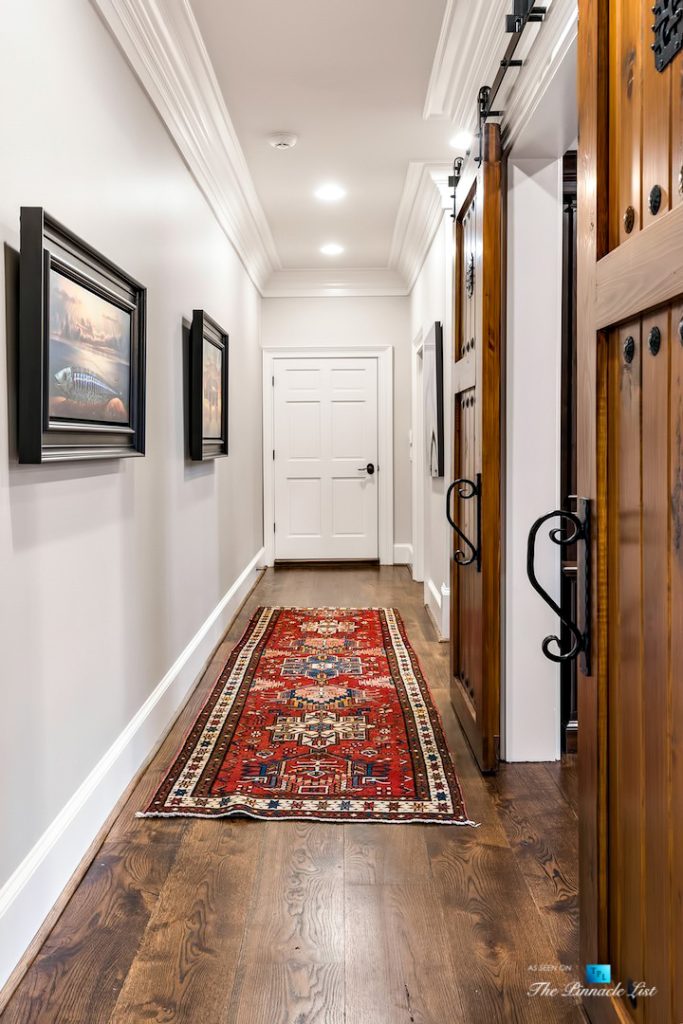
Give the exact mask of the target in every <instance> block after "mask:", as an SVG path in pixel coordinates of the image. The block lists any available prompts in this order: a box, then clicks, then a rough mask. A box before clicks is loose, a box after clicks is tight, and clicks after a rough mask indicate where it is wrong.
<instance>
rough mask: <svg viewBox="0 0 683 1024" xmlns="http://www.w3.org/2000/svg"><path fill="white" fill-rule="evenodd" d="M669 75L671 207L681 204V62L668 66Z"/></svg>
mask: <svg viewBox="0 0 683 1024" xmlns="http://www.w3.org/2000/svg"><path fill="white" fill-rule="evenodd" d="M669 73H670V75H671V205H672V207H674V206H678V205H679V203H681V202H683V61H681V60H679V61H677V62H676V63H674V64H672V65H671V66H670V70H669Z"/></svg>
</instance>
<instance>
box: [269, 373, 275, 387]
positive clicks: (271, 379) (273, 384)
mask: <svg viewBox="0 0 683 1024" xmlns="http://www.w3.org/2000/svg"><path fill="white" fill-rule="evenodd" d="M270 382H271V384H272V386H273V387H275V374H273V376H272V377H271V378H270Z"/></svg>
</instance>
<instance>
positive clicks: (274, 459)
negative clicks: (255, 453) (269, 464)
mask: <svg viewBox="0 0 683 1024" xmlns="http://www.w3.org/2000/svg"><path fill="white" fill-rule="evenodd" d="M273 462H275V449H274V448H273Z"/></svg>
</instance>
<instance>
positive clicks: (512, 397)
mask: <svg viewBox="0 0 683 1024" xmlns="http://www.w3.org/2000/svg"><path fill="white" fill-rule="evenodd" d="M507 272H508V279H507V286H508V309H507V428H506V430H507V437H506V455H505V457H506V487H507V498H506V540H505V543H506V572H505V648H506V654H505V687H504V695H503V723H502V726H503V757H504V758H505V760H506V761H547V760H553V759H555V758H557V757H559V755H560V675H559V666H557V665H555V664H554V663H552V662H550V661H548V660H547V659H546V658H545V657H544V655H543V654H542V652H541V641H542V639H543V638H544V637H545V636H547V635H548V634H549V633H557V631H558V621H557V617H556V616H555V615H554V614H553V612H551V611H550V609H549V608H548V607H547V606H546V605H545V604H544V603H543V602H542V601H541V599H540V598H539V596H538V595H537V594H536V593H535V591H533V590H532V588H531V586H530V584H529V582H528V580H527V575H526V546H527V537H528V533H529V529H530V527H531V525H532V523H533V521H534V520H535V519H536V518H538V516H540V515H543V514H544V513H545V512H549V511H551V510H552V509H555V508H558V506H559V503H560V497H561V495H560V452H561V446H560V441H561V402H560V398H561V353H562V333H561V332H562V319H561V314H562V161H561V160H557V159H535V160H531V159H528V160H527V159H524V160H518V161H515V160H513V159H511V160H510V163H509V169H508V267H507ZM556 525H558V523H557V522H554V523H550V524H549V527H552V526H556ZM537 548H538V554H537V559H536V567H537V575H538V577H539V580H540V581H541V583H542V584H543V585H544V586H545V587H546V589H547V590H548V592H549V593H550V594H551V595H552V596H554V597H555V600H558V601H559V580H560V577H559V573H560V562H559V548H558V547H557V545H555V544H552V543H551V542H550V541H549V540H548V537H547V530H544V531H542V532H541V534H539V539H538V545H537Z"/></svg>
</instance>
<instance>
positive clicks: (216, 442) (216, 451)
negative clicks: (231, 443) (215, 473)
mask: <svg viewBox="0 0 683 1024" xmlns="http://www.w3.org/2000/svg"><path fill="white" fill-rule="evenodd" d="M205 345H210V346H212V348H214V349H216V350H217V351H218V353H219V354H220V357H221V363H220V371H219V388H220V399H221V404H220V413H219V417H218V419H219V432H218V433H216V432H215V431H214V432H210V433H207V432H206V430H205V422H204V414H205V402H204V399H205V388H206V384H207V382H206V380H205V361H204V356H205ZM229 353H230V344H229V337H228V333H227V331H224V330H223V328H222V327H221V326H220V324H218V323H216V321H215V320H214V319H213V318H212V317H210V316H209V315H208V313H206V312H205V311H204V310H203V309H193V310H192V325H191V327H190V409H189V412H190V415H189V421H190V445H189V450H190V459H192V460H193V461H194V462H204V461H206V460H208V459H218V458H221V457H222V456H225V455H227V454H228V381H229V365H228V364H229Z"/></svg>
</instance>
